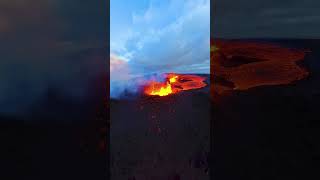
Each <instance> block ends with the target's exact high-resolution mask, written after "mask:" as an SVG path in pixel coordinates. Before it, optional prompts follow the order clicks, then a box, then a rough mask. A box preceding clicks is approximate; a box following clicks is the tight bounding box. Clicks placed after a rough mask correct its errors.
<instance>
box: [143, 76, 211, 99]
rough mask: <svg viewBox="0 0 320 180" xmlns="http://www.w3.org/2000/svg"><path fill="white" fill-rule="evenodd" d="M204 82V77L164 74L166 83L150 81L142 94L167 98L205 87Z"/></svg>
mask: <svg viewBox="0 0 320 180" xmlns="http://www.w3.org/2000/svg"><path fill="white" fill-rule="evenodd" d="M204 80H205V77H201V76H197V75H182V74H179V75H178V74H166V82H157V81H150V82H148V84H147V86H146V87H145V90H144V92H145V94H147V95H152V96H167V95H170V94H174V93H178V92H180V91H186V90H190V89H199V88H202V87H205V86H206V83H205V82H203V81H204Z"/></svg>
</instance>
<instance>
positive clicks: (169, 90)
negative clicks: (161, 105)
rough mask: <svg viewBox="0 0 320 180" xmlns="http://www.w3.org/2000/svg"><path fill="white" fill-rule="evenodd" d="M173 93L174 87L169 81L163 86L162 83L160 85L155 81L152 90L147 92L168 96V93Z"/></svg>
mask: <svg viewBox="0 0 320 180" xmlns="http://www.w3.org/2000/svg"><path fill="white" fill-rule="evenodd" d="M170 82H171V81H170ZM159 88H160V89H159ZM171 93H172V88H171V84H170V83H169V82H167V84H166V85H165V86H162V85H161V84H160V85H158V84H157V83H156V82H155V83H153V85H152V86H151V92H148V93H147V94H149V95H158V96H167V95H169V94H171Z"/></svg>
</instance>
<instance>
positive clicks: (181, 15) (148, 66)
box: [110, 0, 210, 79]
mask: <svg viewBox="0 0 320 180" xmlns="http://www.w3.org/2000/svg"><path fill="white" fill-rule="evenodd" d="M110 15H111V16H110V49H111V55H110V59H111V79H112V78H116V77H118V76H123V73H127V74H130V75H142V74H148V73H154V72H156V73H161V72H178V73H209V69H210V67H209V64H210V60H209V58H210V49H209V44H210V43H209V42H210V1H209V0H136V1H127V0H111V7H110ZM123 71H124V72H123Z"/></svg>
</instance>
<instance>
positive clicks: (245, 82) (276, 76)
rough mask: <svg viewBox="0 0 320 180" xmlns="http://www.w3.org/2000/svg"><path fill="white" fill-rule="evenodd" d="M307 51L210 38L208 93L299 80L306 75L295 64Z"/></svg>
mask: <svg viewBox="0 0 320 180" xmlns="http://www.w3.org/2000/svg"><path fill="white" fill-rule="evenodd" d="M306 52H307V51H306V50H299V49H291V48H285V47H281V46H278V45H275V44H271V43H258V42H244V41H231V40H230V41H225V40H215V41H214V42H213V41H211V79H212V80H213V81H214V82H213V83H212V86H211V93H218V94H221V93H223V92H225V91H230V90H247V89H250V88H253V87H258V86H264V85H283V84H290V83H292V82H295V81H298V80H301V79H303V78H305V77H307V76H308V75H309V72H308V71H307V70H306V69H305V68H303V67H301V66H299V65H298V64H297V63H298V62H299V61H302V60H304V57H305V54H306Z"/></svg>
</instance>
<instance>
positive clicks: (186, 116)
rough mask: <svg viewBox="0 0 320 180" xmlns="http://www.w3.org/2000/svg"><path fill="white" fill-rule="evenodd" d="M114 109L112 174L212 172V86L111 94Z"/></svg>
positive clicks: (143, 178) (191, 175) (163, 178)
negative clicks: (123, 95)
mask: <svg viewBox="0 0 320 180" xmlns="http://www.w3.org/2000/svg"><path fill="white" fill-rule="evenodd" d="M207 77H208V78H209V76H207ZM110 113H111V128H110V130H111V131H110V140H111V142H110V148H111V173H112V176H111V177H112V179H113V180H118V179H119V180H122V179H130V178H132V179H134V178H135V179H137V180H138V179H139V180H147V179H154V180H158V179H159V180H170V179H183V180H188V179H203V180H205V179H208V178H209V171H208V162H207V158H208V153H209V144H210V99H209V86H207V87H205V88H202V89H198V90H190V91H183V92H179V93H178V94H173V95H169V96H163V97H159V96H142V97H139V98H136V99H134V100H132V99H131V100H125V99H122V100H111V104H110Z"/></svg>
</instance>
